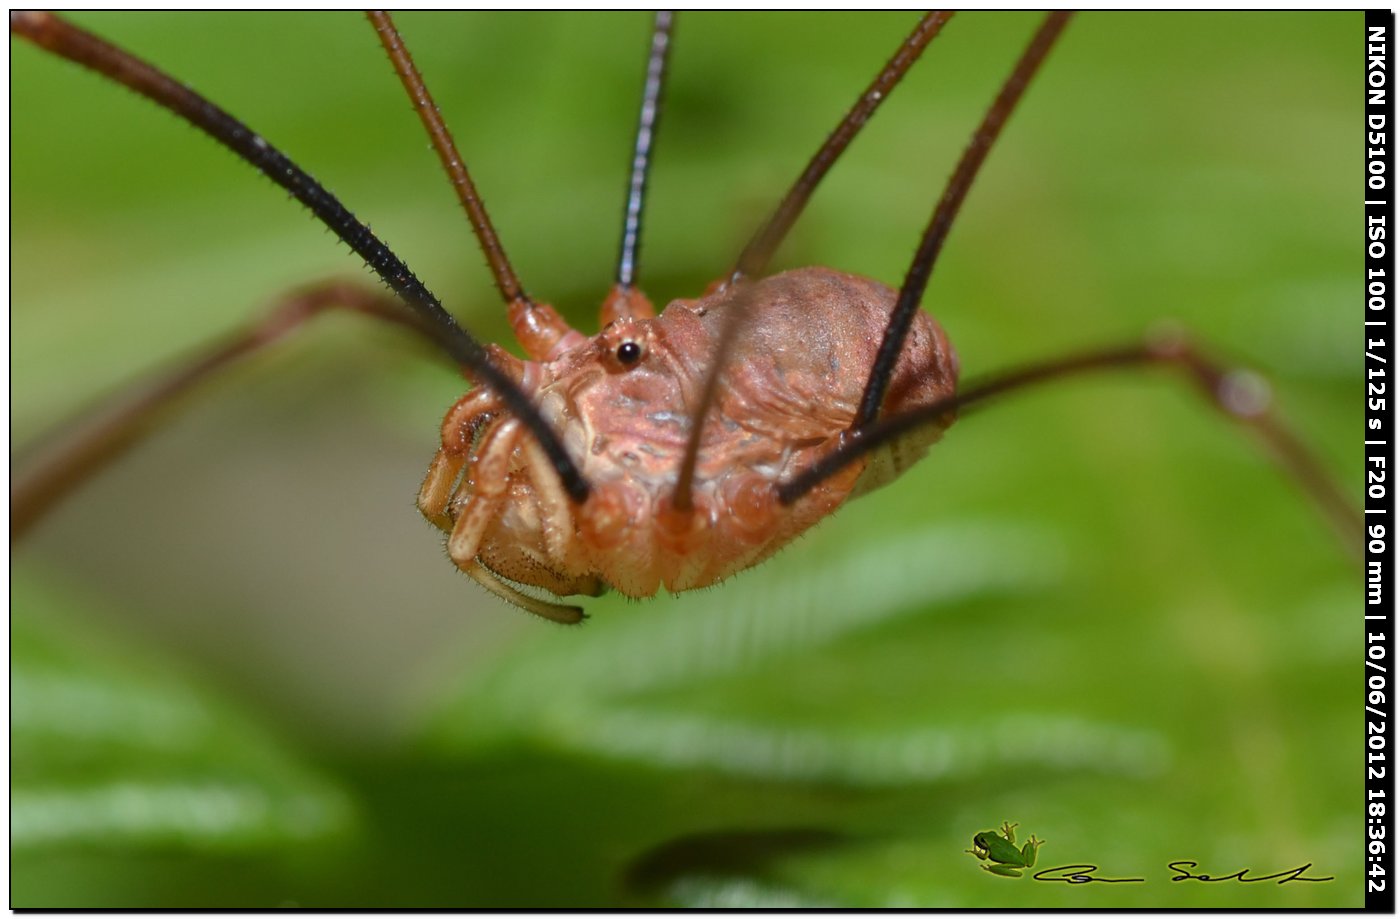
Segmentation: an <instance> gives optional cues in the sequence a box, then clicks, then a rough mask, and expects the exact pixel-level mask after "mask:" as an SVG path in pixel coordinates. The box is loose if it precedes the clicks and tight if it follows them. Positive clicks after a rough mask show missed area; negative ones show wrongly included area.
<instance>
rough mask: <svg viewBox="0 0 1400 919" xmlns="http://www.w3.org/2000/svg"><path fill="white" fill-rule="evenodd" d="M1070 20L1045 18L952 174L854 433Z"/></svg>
mask: <svg viewBox="0 0 1400 919" xmlns="http://www.w3.org/2000/svg"><path fill="white" fill-rule="evenodd" d="M1069 17H1070V14H1069V13H1066V12H1057V13H1051V14H1050V15H1048V16H1046V17H1045V22H1044V23H1042V24H1041V26H1040V28H1039V29H1037V30H1036V33H1035V35H1033V36H1032V37H1031V41H1030V44H1029V45H1027V46H1026V50H1025V51H1024V52H1023V53H1022V54H1021V59H1020V60H1019V61H1017V62H1016V67H1015V69H1014V70H1012V71H1011V76H1009V77H1007V80H1006V83H1005V84H1004V85H1003V86H1002V88H1001V92H999V93H997V97H996V100H995V101H993V102H992V106H991V108H989V109H988V110H987V114H986V115H985V116H983V118H982V123H981V124H980V125H979V126H978V128H977V131H976V133H974V134H973V135H972V140H971V142H970V143H968V145H967V149H966V150H964V151H963V155H962V159H960V160H959V161H958V166H957V168H956V169H955V170H953V175H952V177H951V178H950V179H949V180H948V185H947V187H946V188H945V189H944V190H943V197H942V198H941V199H940V200H939V202H938V206H937V207H936V208H935V209H934V212H933V218H932V219H931V220H930V221H929V224H928V228H927V229H925V230H924V235H923V239H921V240H920V241H919V248H918V250H917V251H916V252H915V253H914V260H913V262H912V263H910V265H909V272H908V274H906V275H905V277H904V285H903V286H902V287H901V288H900V289H899V299H898V300H897V301H895V307H894V312H893V313H891V314H890V322H889V325H887V326H886V327H885V336H884V338H883V339H881V341H880V350H879V351H877V352H876V354H875V363H874V365H873V366H872V367H871V368H870V376H869V377H868V378H867V379H866V382H865V392H864V393H863V394H862V396H861V401H860V409H859V411H857V412H856V417H855V420H854V421H853V422H851V430H853V431H856V430H860V429H861V428H863V427H865V426H867V425H869V424H870V423H871V422H872V421H874V420H875V417H876V416H877V415H878V414H879V413H880V404H881V403H882V402H883V401H884V398H885V390H886V389H888V388H889V385H890V379H891V378H892V377H893V376H894V369H895V365H896V364H898V363H899V353H900V351H901V350H903V348H904V339H905V336H906V335H908V333H909V324H910V323H911V322H913V321H914V313H915V312H917V311H918V309H919V303H920V301H922V300H923V298H924V289H925V288H926V287H927V286H928V279H929V275H931V274H932V273H933V265H934V262H936V261H937V260H938V253H939V252H940V251H941V250H942V249H943V242H944V240H946V239H947V238H948V231H949V230H950V229H951V228H952V226H953V220H954V218H956V217H957V216H958V210H959V208H961V207H962V203H963V200H964V199H965V198H966V197H967V191H968V189H969V188H970V187H971V186H972V180H973V179H975V178H977V171H978V170H979V169H981V167H982V163H983V161H984V160H986V158H987V152H988V151H989V150H991V148H992V144H993V142H995V141H996V139H997V135H999V134H1000V133H1001V128H1002V125H1004V124H1006V119H1007V117H1008V116H1009V115H1010V114H1011V111H1012V109H1014V108H1015V107H1016V103H1017V102H1018V101H1020V99H1021V95H1022V94H1023V93H1024V92H1025V89H1026V85H1027V84H1028V83H1030V80H1031V77H1033V76H1035V74H1036V71H1037V70H1039V69H1040V65H1041V63H1042V62H1043V61H1044V60H1045V56H1046V55H1047V54H1049V53H1050V48H1051V47H1052V46H1053V45H1054V44H1055V39H1056V38H1058V37H1059V35H1060V32H1061V31H1062V30H1063V29H1064V27H1065V25H1066V24H1067V23H1068V22H1069Z"/></svg>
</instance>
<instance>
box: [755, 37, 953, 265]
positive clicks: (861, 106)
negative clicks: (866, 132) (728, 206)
mask: <svg viewBox="0 0 1400 919" xmlns="http://www.w3.org/2000/svg"><path fill="white" fill-rule="evenodd" d="M952 18H953V14H952V12H951V11H938V10H935V11H934V12H930V13H926V14H924V16H923V18H922V19H920V20H919V23H918V25H916V26H914V31H912V32H910V33H909V37H908V38H906V39H904V43H903V44H901V45H900V46H899V50H898V51H896V52H895V54H894V57H892V58H890V60H889V62H888V63H887V64H885V66H884V69H882V70H881V71H880V73H879V74H877V75H876V77H875V80H874V81H873V82H872V83H871V84H870V85H869V86H868V87H866V89H865V92H863V93H861V94H860V98H859V99H857V100H856V103H855V105H853V106H851V109H850V111H848V112H847V113H846V117H845V118H842V119H841V123H840V124H838V125H837V126H836V130H834V131H832V132H831V134H830V135H828V136H827V138H826V141H825V142H824V143H823V144H822V145H821V148H820V149H819V150H817V152H816V154H815V155H814V156H813V157H812V159H811V161H810V162H808V163H807V168H806V169H804V170H802V175H800V176H798V177H797V181H796V182H794V183H793V186H792V188H790V189H788V193H787V194H786V195H784V196H783V200H782V201H781V202H780V203H779V204H778V207H777V210H775V211H774V212H773V216H771V217H769V218H768V222H767V223H766V224H764V225H763V227H762V228H761V229H759V231H758V232H757V233H755V234H754V237H753V239H751V240H749V244H748V245H747V246H745V247H744V251H743V252H741V253H740V254H739V260H738V262H737V263H736V264H735V266H734V270H733V272H732V276H731V279H730V280H731V281H736V280H738V279H740V278H745V277H749V278H751V277H756V276H758V275H761V274H763V271H764V269H765V268H767V267H768V262H769V260H770V259H771V258H772V257H773V253H774V251H776V250H777V248H778V246H779V245H781V244H782V241H783V239H784V238H785V237H786V236H787V234H788V231H789V230H791V229H792V225H793V224H794V223H796V222H797V218H798V217H799V216H800V215H801V214H802V210H803V209H804V208H805V207H806V206H807V202H808V201H809V200H810V199H811V197H812V193H813V192H815V191H816V190H817V185H819V184H820V183H821V180H822V178H823V177H825V176H826V174H827V172H828V171H829V170H830V169H831V167H832V166H833V165H835V163H836V160H837V158H838V157H840V156H841V154H842V153H844V152H845V150H846V148H847V147H849V146H850V144H851V141H853V140H855V137H856V135H857V134H858V133H860V129H861V128H863V127H865V123H866V122H867V121H869V120H870V117H871V116H872V115H874V114H875V110H876V109H878V108H879V107H880V103H881V102H884V101H885V99H887V98H889V95H890V93H891V91H893V90H894V88H895V87H896V86H898V85H899V81H900V80H902V79H903V78H904V75H905V74H906V73H907V72H908V71H909V68H910V67H912V66H914V62H915V61H917V60H918V59H919V56H920V55H921V54H923V53H924V48H926V47H928V43H929V42H931V41H933V39H934V38H935V37H936V36H937V35H938V33H939V32H941V31H942V30H943V26H944V25H945V24H946V23H947V22H948V20H949V19H952Z"/></svg>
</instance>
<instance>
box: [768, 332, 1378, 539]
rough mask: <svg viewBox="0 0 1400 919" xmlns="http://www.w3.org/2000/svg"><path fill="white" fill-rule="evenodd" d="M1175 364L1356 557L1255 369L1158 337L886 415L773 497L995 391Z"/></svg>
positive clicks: (1330, 495)
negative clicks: (1260, 446) (1275, 464)
mask: <svg viewBox="0 0 1400 919" xmlns="http://www.w3.org/2000/svg"><path fill="white" fill-rule="evenodd" d="M1157 365H1162V366H1167V367H1174V368H1176V369H1177V370H1180V371H1182V372H1183V373H1185V374H1186V375H1187V376H1188V377H1189V378H1190V379H1191V380H1192V381H1193V382H1195V383H1196V385H1197V387H1198V388H1199V390H1200V391H1201V393H1202V394H1203V395H1204V396H1205V397H1206V398H1207V399H1208V400H1210V402H1211V404H1212V405H1214V406H1215V407H1216V408H1217V409H1219V410H1220V411H1221V412H1223V413H1224V414H1225V415H1227V416H1229V417H1230V418H1232V419H1234V420H1235V421H1237V422H1239V423H1240V424H1242V425H1243V426H1244V427H1245V428H1246V429H1247V430H1248V431H1249V432H1250V433H1252V434H1253V435H1254V436H1255V437H1256V438H1257V439H1258V440H1259V442H1260V443H1261V444H1263V446H1264V448H1265V449H1266V450H1267V451H1268V452H1270V453H1271V454H1273V456H1274V458H1275V459H1276V460H1277V461H1278V463H1279V464H1280V465H1281V466H1282V467H1283V470H1284V472H1285V473H1286V474H1287V475H1288V476H1289V477H1290V478H1291V479H1292V480H1293V481H1294V482H1295V483H1296V484H1297V485H1298V487H1299V488H1301V489H1302V490H1303V491H1304V492H1305V493H1306V494H1307V495H1308V497H1309V498H1311V499H1312V501H1313V503H1314V504H1315V505H1316V506H1317V508H1318V510H1319V511H1320V512H1321V513H1322V515H1323V516H1324V517H1326V518H1327V520H1328V522H1329V523H1331V524H1332V526H1333V527H1334V528H1335V530H1336V532H1337V535H1338V537H1340V539H1341V541H1342V543H1343V544H1344V545H1345V546H1346V548H1347V550H1348V551H1349V552H1350V553H1352V554H1354V555H1355V556H1356V558H1357V559H1360V558H1361V548H1362V543H1361V539H1362V532H1363V530H1364V524H1363V521H1362V518H1361V514H1360V512H1359V510H1358V509H1357V507H1356V506H1355V505H1354V504H1353V503H1352V502H1351V501H1350V500H1348V498H1347V496H1346V495H1345V494H1343V493H1342V491H1341V490H1340V489H1339V488H1338V487H1337V486H1336V484H1335V483H1334V482H1333V480H1332V477H1331V476H1330V475H1329V474H1328V473H1327V470H1326V468H1325V467H1324V466H1323V465H1322V463H1321V462H1319V461H1318V459H1317V457H1316V456H1314V455H1313V452H1312V451H1311V450H1310V449H1309V448H1308V447H1307V445H1306V444H1304V443H1303V441H1302V440H1301V439H1300V438H1299V437H1298V436H1297V435H1296V434H1294V433H1293V432H1292V431H1291V430H1290V429H1289V428H1288V426H1287V425H1286V424H1284V422H1283V421H1282V419H1280V418H1279V417H1278V415H1277V414H1276V413H1275V412H1274V411H1273V410H1272V408H1271V407H1270V404H1269V402H1270V400H1269V398H1268V395H1267V387H1265V386H1263V385H1262V381H1260V380H1259V379H1258V378H1257V377H1255V376H1254V375H1253V374H1251V373H1248V372H1246V371H1240V370H1231V369H1229V368H1226V367H1224V366H1223V365H1221V364H1219V363H1216V362H1215V361H1213V360H1211V359H1210V358H1208V357H1206V356H1205V355H1203V354H1201V353H1200V352H1199V351H1198V350H1197V349H1196V348H1195V347H1194V346H1192V345H1191V344H1190V343H1189V342H1187V341H1185V340H1183V339H1181V338H1179V337H1172V338H1164V339H1161V340H1156V341H1149V342H1147V343H1146V344H1140V345H1130V346H1128V347H1125V348H1110V349H1105V350H1102V351H1090V352H1087V353H1084V354H1078V355H1073V356H1071V357H1066V358H1061V359H1059V360H1053V361H1047V362H1045V363H1043V364H1035V365H1032V366H1030V367H1026V368H1024V369H1022V370H1017V371H1012V372H1010V373H1006V374H1003V375H1001V376H998V377H994V378H992V379H990V380H988V381H986V382H984V383H982V384H980V385H977V386H972V387H969V388H968V389H966V390H965V391H963V392H962V393H961V394H959V395H957V396H953V397H951V398H948V399H944V400H941V401H939V402H935V403H933V404H931V405H927V406H924V407H923V408H918V409H915V410H913V411H909V412H904V413H902V414H899V415H894V416H891V417H889V418H884V419H881V420H879V421H877V422H876V423H874V424H872V425H871V426H870V427H867V428H864V429H862V430H860V431H857V432H855V433H852V434H848V435H846V438H845V440H844V442H843V443H842V444H841V446H840V447H839V448H837V449H836V450H834V451H832V452H831V453H830V454H828V455H827V456H826V457H824V458H823V459H822V460H820V461H819V462H817V463H815V464H814V465H813V466H811V467H810V468H809V469H806V470H804V471H803V472H801V473H799V474H798V475H796V476H794V477H793V478H791V479H789V480H788V481H786V482H783V483H782V484H780V485H779V486H778V499H779V501H781V502H782V503H783V504H792V503H793V502H795V501H797V500H798V499H799V498H801V497H802V496H803V495H804V494H806V493H807V492H809V491H811V489H812V488H814V487H815V486H816V485H818V484H819V483H820V482H822V481H823V480H825V479H827V478H828V477H830V476H831V475H833V474H835V473H836V472H837V471H838V470H840V469H843V468H845V467H846V466H849V465H850V464H851V463H853V462H855V461H856V460H857V459H859V458H860V457H862V456H864V455H865V454H867V453H869V452H870V451H872V450H875V449H878V448H879V447H881V446H882V445H884V444H887V443H889V442H890V441H892V440H894V439H896V438H898V437H899V436H900V435H902V434H905V433H907V432H908V431H911V430H913V429H914V428H917V427H920V426H921V425H925V424H932V423H934V422H937V421H940V420H942V421H945V422H946V420H947V418H948V416H949V415H951V414H953V413H959V414H962V413H965V412H966V411H967V410H968V409H970V408H975V407H978V406H980V405H981V404H982V403H984V402H988V401H990V400H992V399H993V398H995V397H997V396H1001V395H1003V394H1005V393H1011V392H1015V391H1019V390H1023V389H1028V388H1030V387H1032V386H1035V385H1038V384H1040V383H1048V382H1051V381H1053V380H1058V379H1064V378H1066V377H1071V376H1076V375H1078V374H1081V373H1085V372H1088V371H1096V370H1109V369H1113V368H1128V367H1150V366H1157Z"/></svg>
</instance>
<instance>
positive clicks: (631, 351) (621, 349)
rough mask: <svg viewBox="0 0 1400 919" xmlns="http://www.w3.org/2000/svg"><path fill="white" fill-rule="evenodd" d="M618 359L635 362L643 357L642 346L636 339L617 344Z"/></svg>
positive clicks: (624, 362) (629, 362)
mask: <svg viewBox="0 0 1400 919" xmlns="http://www.w3.org/2000/svg"><path fill="white" fill-rule="evenodd" d="M617 359H618V361H620V362H621V363H623V364H628V365H631V364H635V363H637V361H639V360H641V359H642V346H641V345H639V344H637V343H636V342H635V341H624V342H623V343H622V344H620V345H618V346H617Z"/></svg>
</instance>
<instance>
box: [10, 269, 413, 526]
mask: <svg viewBox="0 0 1400 919" xmlns="http://www.w3.org/2000/svg"><path fill="white" fill-rule="evenodd" d="M333 309H344V310H349V311H351V312H355V313H360V314H361V315H365V316H370V317H372V318H375V319H381V320H385V321H388V322H392V323H394V324H396V325H402V326H405V327H407V328H410V329H413V330H414V331H416V332H419V333H421V334H423V335H424V337H425V338H427V339H429V341H432V336H431V335H429V334H427V333H426V332H425V331H424V329H423V325H422V323H421V321H420V320H419V319H418V317H417V316H416V315H415V314H413V313H410V312H409V311H408V310H407V309H406V308H405V307H404V306H403V304H402V303H400V302H399V301H398V300H397V299H395V298H393V297H391V296H389V295H388V294H382V293H378V292H376V291H371V290H365V289H364V288H361V287H356V286H355V285H353V284H345V283H342V282H330V283H326V284H321V285H317V286H315V287H311V288H308V289H306V290H302V291H299V292H297V293H293V294H289V295H288V296H286V297H284V298H282V299H281V300H279V301H278V302H277V303H275V304H274V305H273V307H272V309H271V310H270V311H269V312H268V313H267V315H265V316H264V317H263V318H262V319H260V320H258V321H257V322H255V323H253V324H251V325H249V326H248V327H247V328H245V329H243V330H242V331H240V332H236V333H234V334H233V335H230V336H229V337H227V338H225V339H223V340H222V341H220V342H218V343H216V344H213V345H211V346H209V347H207V348H205V349H204V350H203V351H201V352H200V353H198V354H196V355H194V356H193V357H191V358H189V359H187V360H186V361H184V362H183V363H181V364H180V365H178V366H176V367H174V368H172V369H170V370H167V371H166V372H164V373H162V374H160V375H158V376H156V377H154V378H153V379H151V380H149V381H147V382H145V383H144V384H141V385H140V386H138V387H136V388H134V389H132V390H131V391H130V392H128V393H125V394H123V395H121V396H119V397H118V398H117V399H115V400H113V401H112V402H110V403H109V404H107V405H104V406H101V407H100V408H98V409H97V410H96V411H94V412H93V413H91V414H90V415H88V416H87V417H84V418H81V419H78V420H75V421H71V422H69V423H68V424H66V425H63V426H62V427H61V428H60V429H59V434H58V435H57V436H56V437H55V438H54V439H53V440H51V441H50V442H48V443H46V444H44V445H43V446H41V447H40V448H38V450H37V451H36V452H35V454H34V455H32V456H30V457H28V458H27V459H26V460H25V461H24V465H23V468H21V469H20V470H19V471H18V472H17V473H16V474H15V475H14V477H13V478H12V479H11V482H10V540H11V542H14V541H16V540H18V539H19V538H20V537H21V536H23V535H24V534H25V533H26V532H27V531H28V530H29V528H30V527H31V526H33V525H34V524H35V523H36V522H38V521H39V520H40V519H42V518H43V516H44V515H45V514H46V513H48V512H49V510H50V509H52V508H53V506H54V505H55V504H57V503H58V502H59V501H62V500H63V499H64V498H65V497H67V496H68V495H70V494H72V493H73V492H74V491H75V490H77V489H78V488H79V487H80V486H81V485H82V484H83V483H84V482H86V481H87V480H88V479H90V478H92V477H93V476H94V475H96V474H97V473H98V472H101V471H102V470H103V469H104V468H106V467H107V466H108V465H109V464H111V463H112V462H113V461H114V460H115V459H117V458H118V457H119V456H121V455H122V454H123V453H125V452H126V451H127V450H129V449H130V448H131V447H132V446H133V445H134V444H136V443H137V442H139V441H140V440H141V439H142V438H143V437H145V436H146V435H147V434H149V433H150V432H151V430H152V428H153V427H154V426H155V425H156V423H157V422H159V421H160V420H162V419H163V418H164V417H165V416H166V415H168V413H169V412H170V411H171V410H172V409H173V408H175V407H176V406H177V403H179V402H180V401H181V400H182V399H183V398H184V397H185V396H187V395H189V394H190V393H191V392H192V391H194V390H195V389H197V388H199V387H200V386H202V385H203V384H204V383H206V382H207V381H208V380H209V379H210V378H212V377H214V376H215V375H217V374H219V373H221V372H223V371H225V370H227V369H229V368H230V367H233V366H234V365H236V364H238V363H240V362H242V361H244V360H246V359H247V358H249V357H252V356H253V355H255V354H257V353H258V352H260V351H262V350H264V349H265V348H268V347H269V346H271V345H273V344H275V343H277V342H279V341H281V340H282V339H283V338H286V337H287V336H288V335H290V334H291V333H293V332H295V331H296V330H298V329H300V328H301V327H302V326H303V324H304V323H305V322H306V321H307V320H309V319H311V318H313V317H315V316H319V315H321V314H322V313H324V312H327V311H328V310H333Z"/></svg>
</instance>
